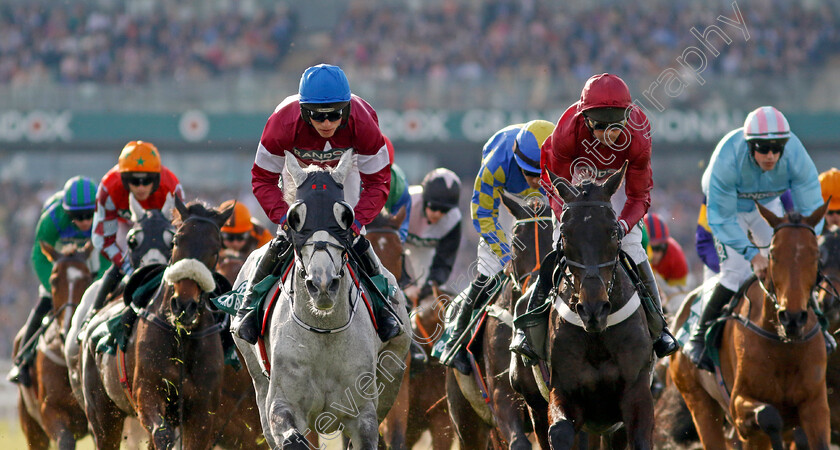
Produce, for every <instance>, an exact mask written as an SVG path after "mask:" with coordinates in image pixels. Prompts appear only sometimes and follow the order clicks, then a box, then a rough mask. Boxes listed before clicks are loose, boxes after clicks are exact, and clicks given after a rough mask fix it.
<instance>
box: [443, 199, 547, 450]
mask: <svg viewBox="0 0 840 450" xmlns="http://www.w3.org/2000/svg"><path fill="white" fill-rule="evenodd" d="M503 200H504V203H505V206H506V207H507V208H508V210H509V211H510V212H511V214H513V216H514V217H515V218H516V219H517V220H516V222H515V224H514V226H513V230H512V234H513V243H512V245H511V251H512V264H511V266H510V267H509V270H510V276H511V279H512V282H511V283H508V284H507V285H506V286H505V288H504V290H503V291H502V292H501V294H499V296H498V297H497V298H498V300H496V301H495V302H493V299H490V300H489V302H491V305H490V306H489V307H488V312H487V316H486V317H485V319H484V320H485V321H486V328H485V329H484V331H483V335H480V336H477V338H478V339H480V345H481V351H480V352H479V351H476V352H475V353H474V356H475V360H476V361H475V362H476V367H479V368H481V371H482V372H483V373H482V375H483V377H482V378H481V383H483V384H484V386H486V392H487V394H488V400H487V403H486V404H485V402H484V401H483V400H481V395H480V394H479V391H478V384H477V382H476V381H475V373H473V374H472V375H469V376H467V375H463V374H462V373H461V372H458V371H457V370H455V369H451V368H449V369H447V371H446V392H447V402H448V405H449V413H450V416H451V417H452V422H453V423H454V424H455V429H456V431H457V432H458V436H459V437H460V439H461V445H462V448H470V449H484V448H486V447H487V444H488V438H490V439H491V441H490V442H491V443H492V445H493V447H494V448H511V449H530V448H531V446H532V444H531V442H530V441H529V440H528V436H527V433H528V432H529V431H531V429H532V425H531V423H530V421H529V419H528V417H527V416H526V415H525V401H524V399H523V397H522V396H521V395H520V394H519V393H517V392H516V391H515V390H514V387H512V386H511V381H510V377H509V367H510V365H511V352H510V350H508V347H509V346H510V341H511V337H512V328H511V326H512V318H513V316H514V315H515V314H514V307H515V305H516V299H518V298H519V297H520V295H521V294H522V291H523V290H525V289H526V288H527V285H528V284H529V283H530V282H531V281H532V278H533V277H534V276H535V275H536V273H537V271H538V270H539V266H540V261H541V260H542V258H543V257H544V256H545V254H546V253H548V252H549V250H551V217H550V216H542V215H540V213H542V212H543V208H544V206H543V205H541V206H539V207H538V208H534V209H536V211H534V209H531V208H524V207H522V206H520V205H518V204H517V203H516V202H515V201H512V200H511V199H509V198H507V197H503ZM473 345H474V344H473ZM473 345H470V347H471V348H472V347H473ZM476 349H477V347H476ZM517 382H518V383H522V384H523V385H525V386H531V387H533V390H534V391H537V388H536V384H535V383H534V380H533V376H532V375H530V374H527V375H526V376H523V377H521V378H520V379H519V380H517ZM537 392H538V391H537ZM537 397H539V394H538V393H537ZM539 400H541V399H539ZM534 401H535V402H536V401H538V400H537V399H535V400H534ZM546 448H547V447H546Z"/></svg>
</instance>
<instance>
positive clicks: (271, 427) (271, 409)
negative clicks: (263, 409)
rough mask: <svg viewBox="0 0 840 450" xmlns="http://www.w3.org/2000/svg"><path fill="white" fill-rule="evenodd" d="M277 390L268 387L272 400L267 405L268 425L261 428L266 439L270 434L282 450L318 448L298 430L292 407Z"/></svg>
mask: <svg viewBox="0 0 840 450" xmlns="http://www.w3.org/2000/svg"><path fill="white" fill-rule="evenodd" d="M278 390H279V389H278ZM278 390H276V389H274V386H270V387H269V389H268V395H269V398H271V399H272V400H271V402H270V403H269V405H268V414H267V416H268V424H267V425H268V427H265V428H264V429H263V432H264V433H265V435H266V439H268V436H269V435H270V436H271V438H272V440H274V441H275V442H282V445H280V448H282V449H284V450H309V449H310V448H318V447H317V445H312V443H311V442H309V441H308V440H307V439H306V436H304V434H303V433H301V432H300V431H298V428H297V426H296V422H295V417H294V413H293V412H292V408H291V407H290V406H289V405H288V404H287V403H286V399H285V398H282V397H280V396H279V395H278V393H279V392H278ZM307 431H308V430H307ZM274 445H275V444H272V448H274Z"/></svg>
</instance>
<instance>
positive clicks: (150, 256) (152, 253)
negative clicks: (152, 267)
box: [140, 248, 169, 266]
mask: <svg viewBox="0 0 840 450" xmlns="http://www.w3.org/2000/svg"><path fill="white" fill-rule="evenodd" d="M168 262H169V260H168V259H167V258H166V255H164V254H163V253H161V252H160V250H158V249H156V248H152V249H149V251H148V252H146V254H145V255H143V258H141V259H140V265H141V266H148V265H149V264H166V263H168Z"/></svg>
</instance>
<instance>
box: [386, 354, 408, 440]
mask: <svg viewBox="0 0 840 450" xmlns="http://www.w3.org/2000/svg"><path fill="white" fill-rule="evenodd" d="M405 364H406V369H405V371H404V372H403V379H402V384H401V385H400V390H399V393H398V394H397V398H396V399H394V404H393V405H391V410H390V411H388V415H387V416H385V420H384V421H383V422H382V425H381V426H380V428H381V430H382V438H383V440H384V441H385V442H387V443H388V445H389V446H390V447H392V448H405V447H406V428H407V427H408V410H409V406H410V400H409V382H410V380H409V372H410V369H409V368H410V364H411V356H409V357H407V358H406V360H405Z"/></svg>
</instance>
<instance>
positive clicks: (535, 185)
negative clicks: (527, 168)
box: [523, 172, 540, 190]
mask: <svg viewBox="0 0 840 450" xmlns="http://www.w3.org/2000/svg"><path fill="white" fill-rule="evenodd" d="M523 173H524V172H523ZM525 181H527V182H528V186H530V187H531V189H537V190H539V189H540V177H538V176H537V177H532V176H529V175H525Z"/></svg>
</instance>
